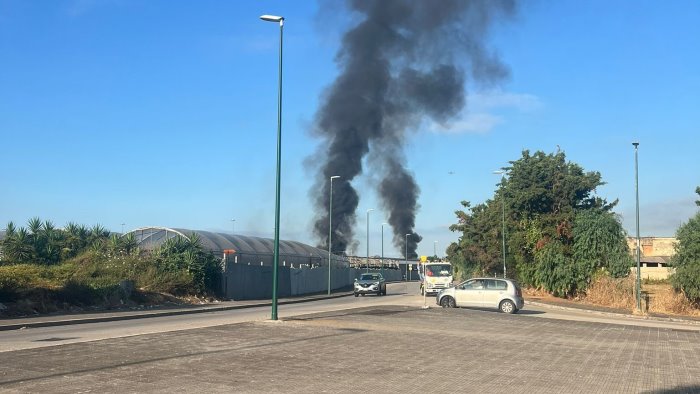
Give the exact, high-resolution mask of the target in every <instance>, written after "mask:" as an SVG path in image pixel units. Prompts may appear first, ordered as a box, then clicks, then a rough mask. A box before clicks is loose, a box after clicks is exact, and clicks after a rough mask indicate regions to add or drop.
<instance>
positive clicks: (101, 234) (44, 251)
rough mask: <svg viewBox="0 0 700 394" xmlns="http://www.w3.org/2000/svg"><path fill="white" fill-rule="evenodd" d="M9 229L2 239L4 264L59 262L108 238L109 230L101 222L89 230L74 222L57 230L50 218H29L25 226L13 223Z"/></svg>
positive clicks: (48, 263)
mask: <svg viewBox="0 0 700 394" xmlns="http://www.w3.org/2000/svg"><path fill="white" fill-rule="evenodd" d="M6 228H7V229H6V234H5V239H3V240H2V242H0V248H2V255H3V261H2V264H22V263H33V264H42V265H52V264H58V263H60V262H62V261H66V260H67V259H70V258H72V257H75V256H77V255H78V254H80V253H82V252H83V251H85V250H87V249H88V247H90V246H92V245H101V244H102V243H103V242H105V241H106V239H107V238H108V237H109V231H107V230H105V228H104V227H102V226H100V225H95V226H93V228H92V230H89V231H88V230H87V229H86V228H85V227H83V226H78V225H76V224H74V223H68V225H67V226H66V228H64V229H57V228H56V227H55V226H54V225H53V223H51V222H50V221H45V222H42V221H41V219H39V218H38V217H34V218H32V219H30V220H29V222H27V227H26V228H24V227H21V228H19V229H17V228H16V227H15V225H14V223H12V222H10V223H8V224H7V226H6Z"/></svg>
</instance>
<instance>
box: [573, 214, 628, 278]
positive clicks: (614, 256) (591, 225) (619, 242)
mask: <svg viewBox="0 0 700 394" xmlns="http://www.w3.org/2000/svg"><path fill="white" fill-rule="evenodd" d="M573 235H574V244H573V258H574V261H576V266H577V278H576V280H577V287H579V288H586V287H587V285H588V281H589V280H590V279H591V277H592V276H593V273H594V272H595V271H597V270H599V269H601V268H603V269H605V270H606V271H607V272H609V273H610V275H612V276H613V277H616V278H620V277H623V276H627V275H629V272H630V267H632V265H633V261H632V256H631V255H630V254H629V248H628V246H627V242H626V238H627V233H626V232H625V230H624V229H623V228H622V224H621V223H620V220H619V219H618V217H617V216H615V214H613V213H612V212H605V211H602V210H595V209H594V210H587V211H580V212H578V213H577V214H576V219H575V221H574V227H573Z"/></svg>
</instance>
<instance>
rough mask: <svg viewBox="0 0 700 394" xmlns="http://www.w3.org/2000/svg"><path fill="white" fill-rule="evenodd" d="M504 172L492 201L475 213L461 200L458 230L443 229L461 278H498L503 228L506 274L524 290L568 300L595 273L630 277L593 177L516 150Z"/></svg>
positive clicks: (615, 226) (556, 159)
mask: <svg viewBox="0 0 700 394" xmlns="http://www.w3.org/2000/svg"><path fill="white" fill-rule="evenodd" d="M504 170H507V171H508V176H507V177H504V178H503V179H502V181H501V183H500V184H499V187H498V189H497V190H496V192H495V193H494V196H493V198H491V199H489V200H487V201H486V202H484V203H482V204H478V205H476V206H474V207H472V206H471V204H470V203H469V202H467V201H463V202H462V205H463V206H464V207H465V208H466V210H465V211H457V212H456V215H457V220H458V223H457V224H454V225H452V226H450V229H451V230H452V231H455V232H459V233H461V234H460V238H459V241H458V242H456V243H453V244H451V245H450V246H449V247H448V256H449V258H450V260H451V261H454V262H455V263H456V264H457V265H458V266H459V267H460V268H461V269H462V272H468V271H470V270H472V267H474V268H475V269H474V270H476V271H480V272H482V273H483V274H486V275H498V274H502V273H503V261H502V257H501V256H502V253H503V250H502V248H503V247H502V244H501V239H502V237H503V235H504V233H503V226H504V225H503V223H504V221H505V228H506V229H505V235H506V236H505V238H506V245H507V247H506V252H507V253H506V254H507V261H506V266H507V267H509V268H508V269H507V273H508V275H509V276H510V277H515V278H517V279H518V280H519V281H520V282H521V283H522V284H523V285H526V286H532V287H538V288H543V289H545V290H547V291H549V292H551V293H552V294H555V295H558V296H572V295H575V294H578V293H583V292H585V290H586V288H587V287H588V285H589V284H590V283H591V278H592V276H593V275H594V273H595V272H596V271H597V270H599V269H604V270H605V271H606V272H608V273H609V274H610V275H612V276H613V277H623V276H627V275H629V272H630V271H629V268H630V267H631V266H632V258H631V256H630V255H629V251H628V248H627V244H626V241H625V238H626V234H625V231H624V230H623V228H622V225H621V224H620V220H619V218H618V217H617V216H616V215H615V214H614V213H613V212H612V208H613V207H614V206H615V204H616V201H615V202H612V203H608V202H607V201H606V200H604V199H602V198H600V197H597V196H596V195H595V190H596V188H597V187H598V186H601V185H603V184H604V182H603V181H602V178H601V175H600V173H598V172H586V171H584V170H583V168H581V167H580V166H579V165H577V164H575V163H571V162H567V161H566V156H565V155H564V153H563V152H559V151H558V152H557V153H554V154H545V153H543V152H535V153H534V154H530V152H529V151H523V153H522V157H520V158H519V159H518V160H515V161H511V162H510V167H508V168H504ZM504 207H505V219H504V218H503V209H504Z"/></svg>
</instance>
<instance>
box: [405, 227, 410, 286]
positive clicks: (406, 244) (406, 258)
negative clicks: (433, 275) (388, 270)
mask: <svg viewBox="0 0 700 394" xmlns="http://www.w3.org/2000/svg"><path fill="white" fill-rule="evenodd" d="M409 235H411V234H406V242H405V243H404V244H405V246H406V251H405V252H404V259H405V261H406V282H408V236H409Z"/></svg>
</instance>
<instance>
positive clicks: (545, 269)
mask: <svg viewBox="0 0 700 394" xmlns="http://www.w3.org/2000/svg"><path fill="white" fill-rule="evenodd" d="M535 265H536V267H537V268H536V271H535V272H534V275H533V276H534V279H535V284H536V285H537V286H538V287H542V288H544V289H545V290H547V291H548V292H550V293H552V294H553V295H555V296H557V297H565V296H569V295H572V294H574V293H575V291H576V278H577V270H576V266H575V265H574V262H573V260H572V259H571V257H569V255H568V253H566V252H565V246H564V245H563V244H562V243H561V242H559V241H553V242H549V243H548V244H547V245H545V246H544V247H542V249H540V250H538V251H537V253H536V254H535Z"/></svg>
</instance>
